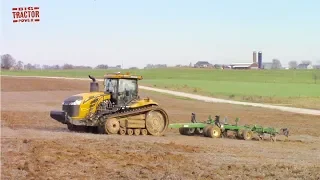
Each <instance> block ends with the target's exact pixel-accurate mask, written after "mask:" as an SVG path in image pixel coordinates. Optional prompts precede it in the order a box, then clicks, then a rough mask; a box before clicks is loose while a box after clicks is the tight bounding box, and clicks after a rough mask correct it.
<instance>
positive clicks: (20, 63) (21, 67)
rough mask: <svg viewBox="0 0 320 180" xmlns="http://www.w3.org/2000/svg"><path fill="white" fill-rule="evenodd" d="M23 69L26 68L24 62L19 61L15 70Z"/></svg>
mask: <svg viewBox="0 0 320 180" xmlns="http://www.w3.org/2000/svg"><path fill="white" fill-rule="evenodd" d="M23 67H24V65H23V62H22V61H18V63H17V64H16V66H15V69H17V70H22V69H23Z"/></svg>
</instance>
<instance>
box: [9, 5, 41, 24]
mask: <svg viewBox="0 0 320 180" xmlns="http://www.w3.org/2000/svg"><path fill="white" fill-rule="evenodd" d="M12 16H13V20H12V22H13V23H18V22H40V8H39V7H18V8H12Z"/></svg>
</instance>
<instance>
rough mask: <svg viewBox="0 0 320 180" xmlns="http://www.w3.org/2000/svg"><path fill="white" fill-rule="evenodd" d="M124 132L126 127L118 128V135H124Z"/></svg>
mask: <svg viewBox="0 0 320 180" xmlns="http://www.w3.org/2000/svg"><path fill="white" fill-rule="evenodd" d="M126 132H127V130H126V128H120V130H119V134H120V135H125V134H126Z"/></svg>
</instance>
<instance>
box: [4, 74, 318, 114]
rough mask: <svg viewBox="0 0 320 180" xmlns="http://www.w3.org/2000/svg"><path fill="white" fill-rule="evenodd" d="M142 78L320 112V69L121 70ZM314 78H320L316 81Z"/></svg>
mask: <svg viewBox="0 0 320 180" xmlns="http://www.w3.org/2000/svg"><path fill="white" fill-rule="evenodd" d="M117 71H119V70H112V71H111V70H108V71H106V70H59V71H53V70H48V71H40V70H36V71H2V72H1V74H3V75H22V76H24V75H29V76H30V75H36V76H63V77H88V74H90V75H93V76H95V77H97V78H101V77H102V76H103V74H105V73H106V72H117ZM121 71H122V72H131V73H132V74H138V75H142V76H143V77H144V80H142V81H141V82H140V84H142V85H148V86H153V87H159V88H167V89H172V90H179V91H185V92H192V93H197V94H202V95H208V96H213V97H219V98H224V99H233V100H241V101H250V102H261V103H272V104H280V105H281V104H283V105H286V106H295V107H304V108H312V109H320V71H319V70H212V69H194V68H186V69H182V68H165V69H149V70H121ZM314 75H316V76H317V77H318V82H315V79H314Z"/></svg>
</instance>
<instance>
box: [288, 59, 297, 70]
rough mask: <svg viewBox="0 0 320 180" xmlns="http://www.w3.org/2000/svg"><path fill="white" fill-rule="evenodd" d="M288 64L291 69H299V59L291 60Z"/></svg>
mask: <svg viewBox="0 0 320 180" xmlns="http://www.w3.org/2000/svg"><path fill="white" fill-rule="evenodd" d="M288 64H289V69H297V67H298V62H297V61H290V62H289V63H288Z"/></svg>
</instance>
